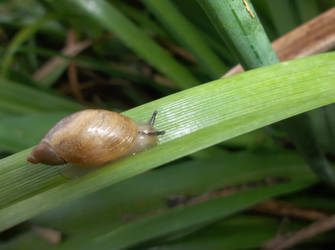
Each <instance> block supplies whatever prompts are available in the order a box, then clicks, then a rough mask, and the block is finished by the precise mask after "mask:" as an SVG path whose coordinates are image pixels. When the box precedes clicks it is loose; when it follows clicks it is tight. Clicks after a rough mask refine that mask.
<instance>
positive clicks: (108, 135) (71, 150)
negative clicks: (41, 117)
mask: <svg viewBox="0 0 335 250" xmlns="http://www.w3.org/2000/svg"><path fill="white" fill-rule="evenodd" d="M156 115H157V111H155V112H154V113H153V115H152V117H151V119H150V120H149V122H148V123H136V122H134V121H133V120H132V119H130V118H129V117H126V116H123V115H121V114H118V113H116V112H112V111H108V110H102V109H86V110H83V111H79V112H76V113H74V114H72V115H69V116H67V117H65V118H63V119H62V120H60V121H59V122H58V123H57V124H56V125H55V126H54V127H53V128H51V129H50V130H49V132H48V133H47V134H46V135H45V136H44V138H43V139H42V140H41V142H40V143H39V144H38V145H37V146H36V147H35V148H34V149H33V151H32V152H31V154H30V155H29V156H28V157H27V161H29V162H31V163H44V164H47V165H61V164H64V163H71V164H73V165H75V166H80V167H98V166H102V165H104V164H106V163H109V162H113V161H116V160H118V159H120V158H122V157H124V156H128V155H131V154H135V153H137V152H141V151H144V150H146V149H148V148H151V147H153V146H154V145H156V143H157V136H158V135H163V134H164V133H165V132H164V131H157V130H155V128H154V123H155V119H156Z"/></svg>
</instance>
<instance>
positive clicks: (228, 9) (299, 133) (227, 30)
mask: <svg viewBox="0 0 335 250" xmlns="http://www.w3.org/2000/svg"><path fill="white" fill-rule="evenodd" d="M198 2H199V3H200V5H201V6H202V7H203V8H204V10H205V11H206V13H207V15H208V16H209V18H210V19H211V21H212V23H213V24H214V26H215V27H216V29H217V30H218V32H219V33H220V35H221V36H222V38H223V39H224V40H225V41H226V42H227V43H228V45H229V46H230V47H232V49H233V51H235V53H236V54H237V57H238V58H239V59H240V61H241V64H242V65H243V67H244V68H245V69H253V68H256V67H261V66H266V65H270V64H275V63H278V62H279V60H278V58H277V56H276V54H275V52H274V50H273V49H272V47H271V44H270V41H269V39H268V38H267V36H266V34H265V32H264V29H263V27H262V25H261V23H260V21H259V19H258V17H257V14H256V12H255V10H254V8H253V6H252V4H251V2H250V1H249V0H241V1H220V0H198ZM282 124H283V125H284V127H285V129H286V130H287V132H288V133H289V135H290V136H291V139H292V140H293V142H294V143H295V145H296V147H297V148H298V150H299V151H300V153H301V154H302V156H303V157H304V158H305V161H306V162H308V164H309V165H310V167H311V169H312V170H313V171H314V173H315V174H316V175H318V176H319V178H320V179H321V180H323V181H324V182H326V183H327V184H329V185H331V186H332V187H335V171H334V169H333V168H332V167H331V166H330V164H329V163H328V161H327V159H326V158H325V156H324V155H323V153H322V152H321V150H320V147H319V145H318V143H317V140H316V137H315V135H314V132H313V130H312V127H311V124H310V121H309V119H308V117H307V114H302V115H299V116H298V117H294V118H290V119H288V120H286V121H285V122H282Z"/></svg>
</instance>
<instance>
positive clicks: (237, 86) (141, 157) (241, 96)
mask: <svg viewBox="0 0 335 250" xmlns="http://www.w3.org/2000/svg"><path fill="white" fill-rule="evenodd" d="M334 59H335V53H328V54H323V55H318V56H313V57H309V58H303V59H298V60H295V61H290V62H285V63H282V64H277V65H272V66H269V67H263V68H261V69H258V70H253V71H249V72H245V73H242V74H239V75H235V76H232V77H229V78H225V79H220V80H217V81H214V82H210V83H208V84H203V85H201V86H198V87H195V88H192V89H189V90H185V91H181V92H179V93H176V94H174V95H170V96H168V97H165V98H162V99H159V100H157V101H154V102H151V103H148V104H145V105H142V106H139V107H137V108H135V109H132V110H129V111H127V112H125V113H124V114H125V115H128V116H130V117H132V118H134V119H135V120H138V121H145V120H147V118H148V117H150V115H151V113H152V111H153V110H158V112H159V115H158V118H157V129H159V130H165V131H166V134H165V135H164V136H161V137H160V144H159V145H158V146H156V147H154V148H152V149H150V150H147V151H145V152H142V153H139V154H137V155H135V156H133V157H127V158H125V159H123V160H120V161H118V162H115V163H113V164H111V165H109V166H106V167H105V168H102V169H99V170H97V171H95V172H93V173H91V174H88V175H86V176H84V177H83V178H80V179H76V180H71V181H66V183H64V184H61V183H62V182H64V181H65V180H63V181H60V180H56V182H57V183H58V184H54V183H55V179H57V174H55V172H57V171H56V170H55V171H52V170H50V169H55V168H52V167H47V166H44V165H41V164H39V165H36V166H31V164H28V163H27V162H26V160H25V159H26V156H27V155H28V154H29V152H30V149H28V150H25V151H22V152H20V153H18V154H15V155H12V156H10V157H8V158H5V159H2V160H1V161H0V172H1V173H2V174H1V175H0V194H1V197H0V199H1V200H2V201H3V203H2V209H1V210H0V228H1V229H4V228H7V227H9V226H11V225H14V224H16V223H18V222H21V221H23V220H26V219H28V218H31V217H32V216H34V215H37V214H39V213H41V212H43V211H46V210H48V209H50V208H53V207H57V206H59V205H61V204H64V203H65V202H67V201H70V200H73V199H76V198H79V197H82V196H84V195H86V194H88V193H92V192H94V191H97V190H99V189H102V188H104V187H107V186H109V185H112V184H114V183H117V182H120V181H121V180H124V179H127V178H130V177H132V176H135V175H137V174H139V173H143V172H145V171H147V170H149V169H152V168H154V167H156V166H159V165H161V164H164V163H167V162H170V161H172V160H174V159H177V158H180V157H182V156H185V155H187V154H190V153H193V152H196V151H198V150H201V149H203V148H206V147H208V146H211V145H214V144H216V143H218V142H221V141H224V140H227V139H229V138H232V137H235V136H238V135H241V134H244V133H246V132H249V131H251V130H254V129H257V128H260V127H263V126H266V125H268V124H271V123H273V122H277V121H279V120H281V119H285V118H287V117H290V116H293V115H296V114H298V113H302V112H306V111H308V110H311V109H314V108H317V107H320V106H322V105H327V104H330V103H333V102H335V86H334V79H335V71H334V62H335V60H334ZM315 65H318V67H315ZM278 76H280V77H278ZM301 90H303V91H301ZM32 170H34V171H36V172H35V174H36V176H35V177H34V178H32V177H33V176H32V174H31V173H32ZM48 178H50V182H51V183H53V184H54V185H57V186H56V187H50V186H48V185H46V184H43V185H42V186H40V187H39V189H38V190H36V188H35V186H36V185H38V183H39V182H45V183H48V181H47V179H48ZM58 178H59V177H58ZM4 180H6V182H5V181H4ZM31 186H33V187H34V188H32V187H31ZM8 187H15V188H17V189H18V190H19V191H15V190H14V191H9V192H7V191H6V190H7V189H8ZM22 190H24V191H25V192H24V193H23V194H22ZM13 197H15V200H13ZM6 201H7V202H6Z"/></svg>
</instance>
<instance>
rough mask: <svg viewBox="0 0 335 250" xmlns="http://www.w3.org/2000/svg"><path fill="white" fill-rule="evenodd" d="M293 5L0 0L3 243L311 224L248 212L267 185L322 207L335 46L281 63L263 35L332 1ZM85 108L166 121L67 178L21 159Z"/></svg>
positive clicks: (220, 233)
mask: <svg viewBox="0 0 335 250" xmlns="http://www.w3.org/2000/svg"><path fill="white" fill-rule="evenodd" d="M293 2H294V3H293ZM306 2H308V4H305V5H304V4H303V1H298V0H296V1H282V3H279V2H278V1H263V0H257V1H253V4H254V6H253V5H252V3H251V2H250V1H245V2H244V1H217V0H208V1H207V0H206V1H205V0H198V1H191V0H183V1H176V0H173V1H172V0H171V1H170V0H161V1H154V0H142V1H136V2H135V1H134V2H132V1H128V3H125V2H124V1H119V0H110V1H107V0H100V1H95V0H71V1H69V0H58V1H47V0H40V1H38V0H33V1H25V2H24V3H22V1H7V0H6V1H3V3H2V5H0V10H1V13H2V17H1V18H0V23H1V28H0V42H1V47H0V57H1V64H0V73H1V76H0V85H1V86H2V88H1V90H0V152H1V155H2V159H0V232H2V233H0V248H1V249H23V248H24V249H99V250H100V249H125V248H130V247H132V248H135V249H230V250H231V249H251V248H259V247H261V246H262V244H264V243H265V242H266V241H268V240H270V239H272V238H274V237H275V236H276V235H277V233H278V230H279V228H280V230H281V233H285V232H289V231H295V230H299V229H301V228H303V227H305V226H306V225H308V224H309V223H310V222H308V221H306V220H296V219H295V218H291V219H290V221H288V222H286V224H285V225H284V226H283V225H282V223H281V220H282V218H283V217H282V216H280V215H279V214H278V215H279V216H268V215H266V214H264V213H262V212H257V214H256V213H250V209H252V208H253V207H254V206H255V205H257V204H259V203H261V202H263V201H265V200H267V199H269V198H274V199H277V198H278V199H280V200H285V201H287V202H289V203H290V204H291V205H296V206H300V208H301V209H317V210H320V211H324V212H333V211H335V201H334V199H333V198H332V193H333V192H334V190H333V187H334V186H335V179H334V178H335V175H334V173H335V172H334V169H333V167H334V159H335V157H334V156H335V147H334V146H335V114H334V104H332V103H334V102H335V85H334V82H335V71H334V69H335V52H331V51H329V52H326V53H322V54H319V55H313V56H310V57H304V58H300V59H296V60H291V61H288V62H282V63H279V62H278V59H277V56H276V54H275V52H274V51H273V50H272V48H271V46H270V41H269V38H268V37H270V38H271V39H272V38H278V37H279V36H281V35H283V34H285V33H286V32H288V31H289V30H291V29H294V28H295V27H297V25H300V24H302V23H304V22H306V21H308V20H310V19H311V18H313V17H315V16H316V15H319V14H321V13H322V12H323V11H325V10H327V9H329V8H331V7H332V4H331V2H330V1H328V2H327V1H323V2H322V4H321V3H318V1H306ZM246 3H247V5H246ZM256 12H257V14H256ZM284 19H285V22H281V20H284ZM269 30H270V31H269ZM237 61H239V62H241V64H242V65H243V66H244V68H245V69H250V70H249V71H247V72H244V73H240V74H236V75H234V76H231V77H227V78H221V79H220V76H222V75H224V74H225V73H226V72H227V71H228V70H229V69H230V68H232V67H233V66H234V65H235V63H236V62H237ZM84 108H101V109H109V110H113V111H117V112H120V113H122V114H124V115H126V116H129V117H131V118H133V119H134V120H136V121H146V120H148V118H149V117H150V115H151V114H152V112H153V111H154V110H157V111H158V116H157V120H156V127H157V129H159V130H164V131H165V132H166V133H165V135H162V136H160V137H159V143H158V145H157V146H156V147H153V148H151V149H149V150H147V151H145V152H141V153H138V154H136V155H134V156H130V157H126V158H123V159H122V160H120V161H117V162H114V163H111V164H108V165H107V166H105V167H103V168H99V169H97V170H95V171H91V172H88V173H87V174H85V175H83V176H81V177H77V178H68V176H67V175H66V172H67V171H68V170H69V169H68V168H69V166H67V165H63V166H47V165H43V164H37V165H32V164H30V163H28V162H27V161H26V157H27V155H28V154H29V153H30V152H31V147H33V146H34V145H36V144H37V143H38V142H39V141H40V139H41V138H42V137H43V136H44V134H45V133H46V132H47V131H48V130H49V129H50V127H52V125H53V124H55V122H57V121H58V120H59V119H61V118H62V117H65V116H66V115H68V114H70V113H72V112H75V111H78V110H81V109H84ZM158 167H159V168H158ZM149 170H150V171H149ZM316 192H317V195H316ZM273 212H274V211H273ZM36 228H40V229H41V228H42V230H36ZM49 229H50V230H51V229H52V230H57V231H52V232H51V235H56V234H57V232H60V233H61V234H62V235H65V237H62V238H61V240H60V242H58V243H56V244H52V243H50V239H49V241H48V238H47V236H45V234H43V232H44V233H45V232H46V231H48V230H49ZM255 229H257V230H255ZM41 231H42V232H41ZM49 233H50V232H49ZM332 242H333V239H332V238H331V237H329V236H328V235H327V234H323V235H320V237H315V238H311V239H309V240H308V241H306V242H303V243H301V244H300V245H297V246H296V249H318V247H319V246H321V245H323V244H331V243H332ZM307 247H310V248H307ZM313 247H314V248H313Z"/></svg>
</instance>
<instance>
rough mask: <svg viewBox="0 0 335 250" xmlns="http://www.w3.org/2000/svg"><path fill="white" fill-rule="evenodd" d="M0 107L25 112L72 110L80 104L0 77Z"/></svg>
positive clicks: (15, 111) (13, 111)
mask: <svg viewBox="0 0 335 250" xmlns="http://www.w3.org/2000/svg"><path fill="white" fill-rule="evenodd" d="M0 86H1V91H0V109H1V110H2V111H6V112H10V113H16V114H26V113H32V112H49V111H56V112H62V111H64V112H66V111H67V112H74V111H77V110H79V109H80V108H81V106H80V105H79V104H77V103H75V102H73V101H70V100H67V99H66V98H64V97H60V96H57V95H55V93H52V92H51V91H50V93H47V92H46V91H42V90H38V89H34V88H32V87H28V86H25V85H23V84H19V83H15V82H11V81H8V80H5V79H1V78H0Z"/></svg>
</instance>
